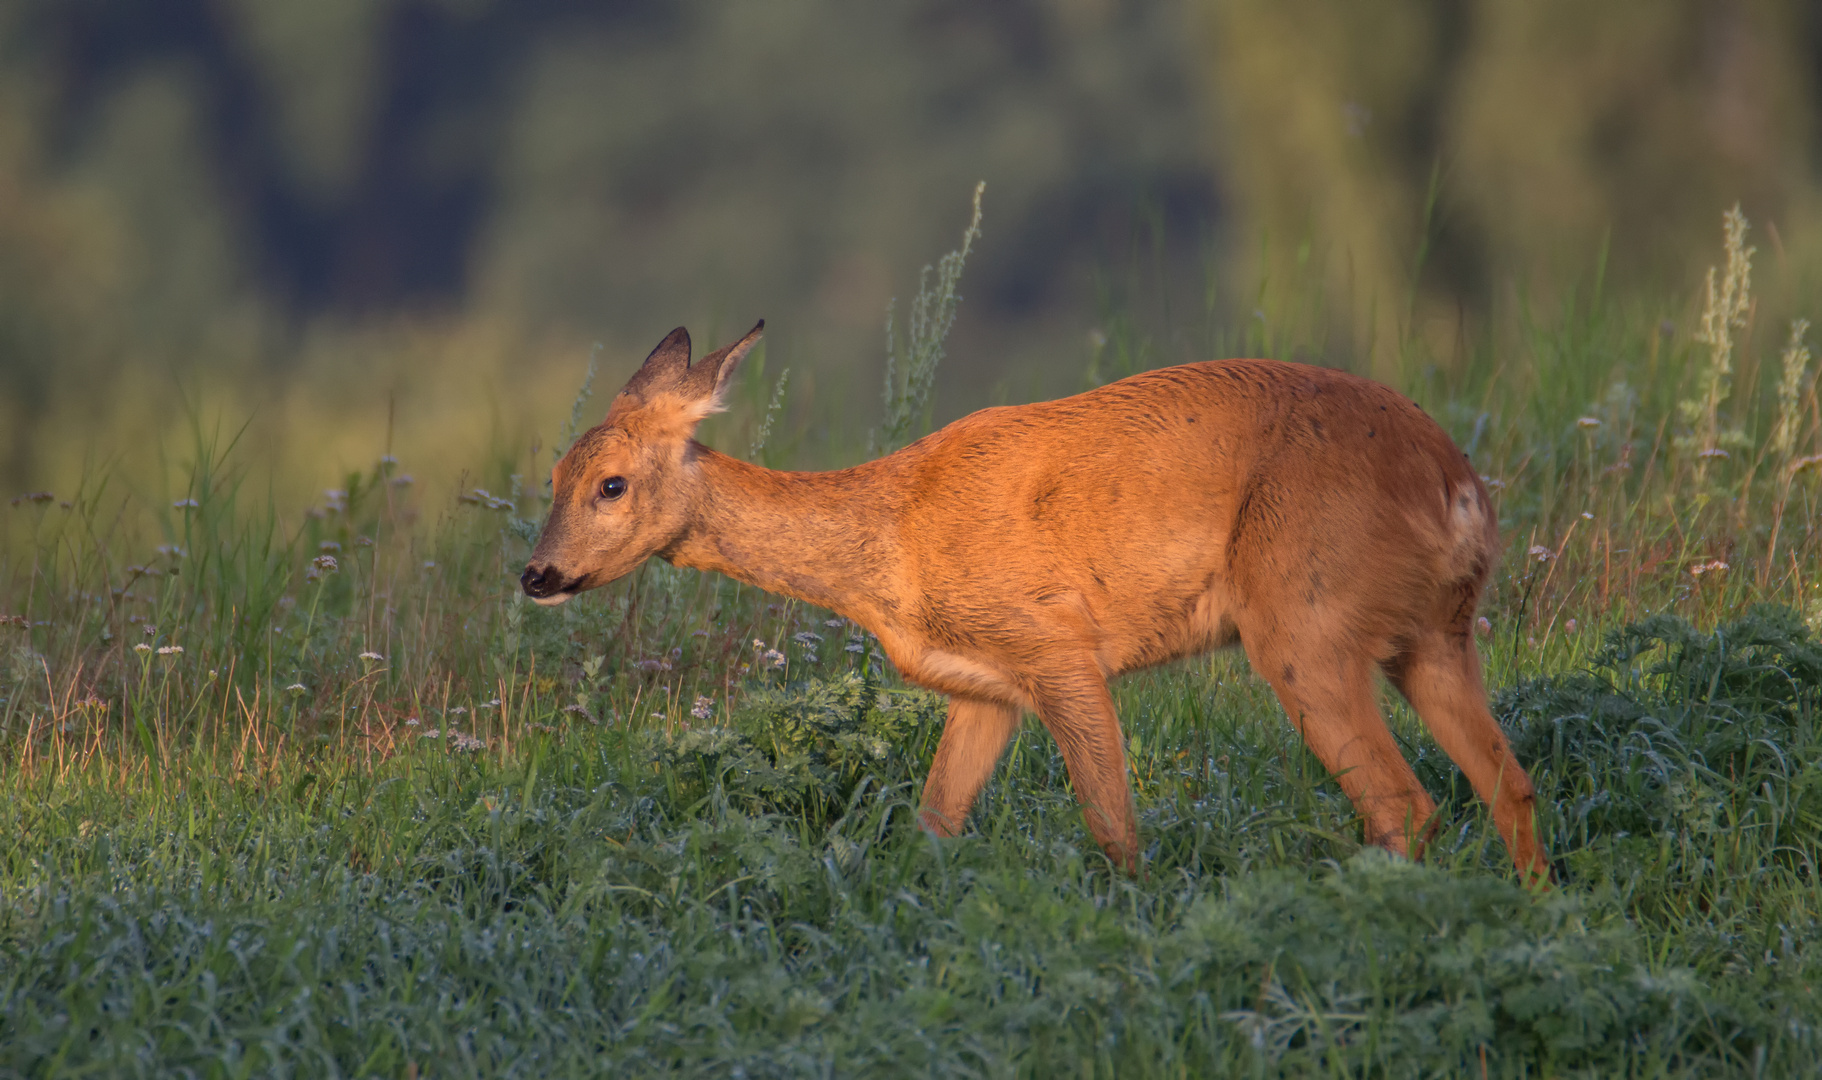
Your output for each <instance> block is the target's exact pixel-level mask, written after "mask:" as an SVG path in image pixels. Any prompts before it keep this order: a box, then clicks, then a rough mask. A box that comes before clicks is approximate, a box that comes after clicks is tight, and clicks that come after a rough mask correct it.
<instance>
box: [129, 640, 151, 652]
mask: <svg viewBox="0 0 1822 1080" xmlns="http://www.w3.org/2000/svg"><path fill="white" fill-rule="evenodd" d="M133 651H134V652H136V653H149V652H151V651H152V647H151V646H150V645H147V644H146V643H145V642H143V641H142V642H140V643H139V644H137V645H135V646H133Z"/></svg>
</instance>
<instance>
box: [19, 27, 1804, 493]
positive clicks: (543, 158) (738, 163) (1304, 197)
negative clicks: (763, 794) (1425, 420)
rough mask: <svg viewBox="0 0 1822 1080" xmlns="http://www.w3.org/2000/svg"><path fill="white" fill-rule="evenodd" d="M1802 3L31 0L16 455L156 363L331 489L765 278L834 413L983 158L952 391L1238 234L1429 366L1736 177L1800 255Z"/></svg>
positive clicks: (855, 426) (1660, 264) (1253, 265)
mask: <svg viewBox="0 0 1822 1080" xmlns="http://www.w3.org/2000/svg"><path fill="white" fill-rule="evenodd" d="M1817 42H1818V32H1817V26H1816V20H1815V18H1814V17H1813V16H1811V15H1810V14H1809V8H1808V7H1805V6H1802V5H1799V4H1797V3H1796V2H1795V0H1608V2H1603V3H1598V4H1586V3H1577V2H1574V0H1177V2H1175V3H1161V4H1157V3H1154V4H1147V3H1139V2H1137V0H1051V2H1042V0H1009V2H1005V3H996V4H972V3H966V2H963V0H879V2H877V3H872V4H864V5H853V4H847V5H843V4H835V3H832V2H830V0H774V2H771V3H767V4H763V5H755V4H727V3H711V2H709V0H675V2H659V0H610V2H589V0H514V2H512V3H506V2H504V0H310V2H308V3H300V2H297V0H13V2H11V3H9V4H5V5H0V480H4V482H5V483H6V484H8V485H10V486H14V487H24V486H26V485H32V486H46V485H50V484H52V483H58V484H62V483H66V482H68V480H69V478H70V477H71V476H72V475H73V474H74V472H76V471H78V470H79V468H80V467H81V463H80V458H81V456H82V454H83V453H85V452H89V451H90V450H91V448H96V447H106V448H127V447H131V448H133V449H132V450H131V452H130V458H129V460H130V461H131V462H137V461H141V460H150V459H152V458H153V457H155V455H152V454H149V453H148V452H147V448H148V447H150V446H157V445H163V444H164V442H167V441H168V440H169V437H170V435H171V434H172V429H173V427H174V426H177V425H179V424H181V423H182V422H183V415H182V410H181V409H179V408H178V407H177V406H178V403H179V402H180V401H183V402H188V403H189V404H190V405H192V406H199V407H200V410H201V413H202V415H204V416H205V417H208V416H214V415H220V416H224V417H229V418H236V419H237V418H240V417H244V416H247V415H252V416H254V417H255V418H256V421H255V424H254V428H253V430H252V431H251V432H250V439H251V440H252V441H253V442H255V444H257V445H261V446H264V447H266V448H267V453H268V454H269V456H271V457H273V458H274V459H275V460H281V461H285V462H289V463H292V464H293V465H294V466H295V467H296V468H297V469H298V470H300V471H299V474H298V475H300V476H301V475H303V474H305V473H308V474H309V476H310V480H309V481H307V482H310V483H312V484H314V485H318V486H320V482H321V478H322V476H323V474H325V473H327V474H330V475H333V474H334V472H335V471H336V470H338V469H340V468H342V467H346V466H355V465H364V464H366V463H367V462H368V461H370V459H371V457H372V456H373V455H374V454H375V453H377V452H379V450H380V449H382V446H381V444H382V443H383V442H385V441H386V440H388V439H389V440H391V444H392V446H393V448H394V449H395V450H396V451H398V452H400V453H402V454H415V455H417V457H418V458H419V459H420V460H423V459H431V460H436V461H443V462H448V463H454V462H470V461H474V460H475V459H476V455H477V451H478V450H484V449H485V448H487V447H488V446H490V445H491V446H496V447H497V446H503V445H519V444H522V443H524V442H528V441H529V438H530V433H531V432H532V431H534V430H536V429H537V427H538V425H539V424H542V423H544V422H545V421H548V420H550V419H551V418H553V417H556V416H558V415H561V413H562V411H563V410H564V409H565V408H566V407H567V405H568V402H569V393H570V390H571V388H572V387H573V386H574V385H575V382H576V379H577V377H578V375H579V373H580V371H581V368H582V363H583V361H582V357H583V355H584V353H585V351H586V348H587V345H588V343H589V342H591V341H593V340H596V339H601V340H603V341H604V343H605V344H606V346H607V352H606V356H607V357H608V358H609V367H608V370H607V371H606V372H605V373H604V376H603V378H604V381H605V382H612V381H613V380H614V379H615V378H617V377H619V375H620V374H622V373H623V370H624V369H626V368H630V365H631V364H632V363H634V362H635V361H636V359H637V358H638V357H639V356H641V355H643V352H644V350H645V349H646V348H649V346H650V344H651V342H652V341H655V340H656V339H657V337H658V336H659V335H661V334H662V333H663V332H664V331H665V330H666V329H668V328H669V327H670V326H673V325H675V324H677V323H688V324H689V325H690V326H691V328H692V330H693V331H695V332H696V333H697V336H698V338H699V339H700V340H705V341H706V340H709V339H713V338H716V337H718V336H720V335H722V334H724V333H725V332H726V331H727V330H728V329H729V328H731V327H735V326H745V325H748V324H749V322H750V320H752V319H753V318H756V317H758V316H761V315H763V316H765V317H767V318H768V319H769V320H770V325H771V327H772V328H773V330H772V332H771V334H770V336H769V339H768V342H769V343H768V348H769V349H770V350H771V351H772V353H773V354H774V355H775V356H780V359H781V360H783V361H785V362H789V363H790V364H791V365H792V367H793V369H794V370H795V371H796V372H797V373H798V374H797V375H796V376H795V377H794V378H793V382H792V397H793V406H794V407H796V408H798V409H800V410H804V409H810V410H812V411H814V412H815V413H817V414H818V415H821V416H824V417H831V416H833V417H836V418H837V419H836V420H835V421H833V422H835V423H836V424H838V425H839V424H840V423H844V422H848V420H849V419H851V421H852V422H851V423H850V426H849V429H848V430H846V431H842V432H839V433H838V434H840V435H844V436H846V437H848V438H849V440H850V441H856V440H857V439H858V436H859V433H860V432H862V431H864V430H865V429H866V427H867V426H868V425H869V423H871V421H872V420H873V417H872V415H871V413H870V412H869V411H866V410H864V409H848V410H845V411H844V410H839V409H832V408H828V407H826V406H828V405H831V404H835V405H849V404H858V403H860V402H871V401H872V400H873V398H874V395H875V393H876V387H877V385H878V382H877V380H878V373H879V371H880V365H881V363H882V361H883V341H882V336H881V322H882V317H883V314H884V310H885V305H886V301H887V299H888V298H889V297H891V296H893V295H895V294H896V295H899V296H901V297H904V298H906V299H908V296H907V294H908V293H909V292H910V291H912V290H913V289H914V288H915V281H916V277H915V274H916V270H917V268H918V267H919V266H921V265H922V264H923V263H925V262H927V261H929V260H930V259H931V258H933V257H934V256H935V255H937V254H939V253H940V252H942V251H945V250H948V249H949V248H950V247H951V246H953V243H954V239H955V237H956V236H957V234H958V232H959V228H960V225H961V224H962V223H963V222H964V221H965V214H966V207H967V198H968V194H969V192H970V191H971V190H972V187H973V184H974V182H975V181H976V180H977V179H984V180H986V181H987V184H988V190H987V199H986V218H985V227H984V228H985V231H984V235H983V238H982V242H981V244H980V245H979V246H978V248H977V252H976V254H975V256H974V257H973V259H972V260H971V262H970V264H969V269H968V276H967V279H966V280H965V281H964V282H963V285H962V290H963V293H964V294H965V295H966V297H967V301H966V303H964V304H963V305H962V308H961V318H960V321H959V323H958V324H957V327H956V334H955V339H954V342H953V346H954V347H953V349H952V352H953V355H954V356H955V357H956V362H955V363H953V364H951V365H950V366H949V367H948V368H947V369H946V373H945V377H944V385H943V386H942V387H941V388H939V394H940V395H941V396H942V400H941V401H940V402H939V405H938V410H937V411H938V418H939V419H942V418H944V417H946V416H951V415H954V414H955V413H956V412H957V411H959V410H960V408H961V407H962V406H963V405H968V406H972V405H976V404H979V403H981V402H982V400H983V399H984V398H986V397H987V396H988V395H989V394H990V393H991V392H992V387H994V386H995V385H996V384H998V385H1000V386H1001V387H1005V386H1007V385H1008V382H1009V381H1010V382H1011V383H1012V385H1013V388H1012V389H1011V390H1010V391H1008V392H1010V393H1012V394H1015V395H1017V396H1027V395H1031V394H1037V393H1051V392H1064V391H1067V390H1070V389H1074V388H1076V387H1077V386H1078V385H1079V381H1080V379H1081V372H1082V370H1083V367H1084V365H1085V363H1086V361H1087V360H1088V357H1089V349H1090V346H1089V345H1088V344H1087V340H1088V339H1087V337H1086V336H1085V335H1084V331H1085V330H1088V329H1090V328H1092V327H1093V326H1094V325H1095V322H1096V320H1098V319H1101V318H1104V317H1106V316H1107V315H1108V313H1109V311H1111V310H1115V309H1119V310H1123V311H1126V312H1128V313H1130V312H1132V311H1133V310H1135V309H1140V308H1142V309H1144V310H1143V311H1142V312H1141V314H1144V315H1145V316H1146V317H1148V318H1152V321H1153V322H1154V323H1157V324H1158V325H1157V326H1156V327H1147V328H1146V329H1145V331H1144V332H1145V333H1149V334H1153V335H1154V338H1155V340H1154V344H1155V345H1157V346H1159V347H1156V348H1152V349H1149V351H1147V350H1138V351H1137V352H1136V353H1135V355H1138V356H1140V357H1141V358H1142V360H1141V362H1143V363H1164V362H1171V361H1176V360H1184V359H1191V358H1194V357H1196V356H1199V355H1202V354H1203V352H1204V351H1205V350H1207V349H1209V348H1214V347H1217V346H1216V345H1215V344H1212V342H1213V340H1214V339H1213V338H1212V336H1211V335H1210V334H1209V333H1207V332H1206V331H1207V327H1208V325H1209V323H1208V321H1206V320H1202V321H1198V320H1197V319H1190V318H1185V317H1184V315H1185V313H1189V312H1193V313H1195V315H1196V316H1197V317H1198V318H1199V317H1200V316H1201V315H1202V313H1203V312H1204V310H1205V308H1206V307H1207V305H1208V303H1209V297H1211V296H1215V297H1216V298H1217V299H1216V305H1217V307H1220V306H1221V305H1228V304H1231V305H1232V306H1233V307H1235V308H1237V309H1238V310H1239V311H1240V312H1241V313H1243V314H1244V313H1250V311H1251V309H1252V308H1253V306H1254V302H1255V292H1254V285H1255V283H1256V281H1257V280H1258V278H1259V275H1260V272H1261V270H1262V269H1263V270H1266V271H1269V274H1268V278H1269V280H1270V281H1271V282H1273V283H1275V284H1279V285H1282V284H1285V283H1287V282H1291V281H1293V280H1295V279H1296V278H1297V277H1298V276H1299V275H1301V276H1302V277H1303V278H1304V279H1310V278H1312V277H1313V278H1314V279H1316V280H1317V281H1319V282H1320V283H1322V285H1323V286H1324V288H1325V289H1326V296H1325V298H1324V300H1325V306H1326V310H1327V311H1328V312H1329V318H1330V319H1331V320H1332V321H1333V322H1334V324H1335V325H1334V326H1333V327H1332V328H1331V330H1330V332H1328V333H1327V334H1326V335H1316V336H1317V337H1324V336H1325V337H1326V340H1327V341H1329V342H1330V343H1331V344H1332V345H1333V346H1334V349H1333V352H1332V354H1331V359H1334V360H1337V361H1347V362H1355V363H1362V364H1364V363H1367V362H1368V361H1366V360H1364V359H1363V357H1362V354H1364V353H1365V352H1366V351H1367V350H1369V349H1372V350H1376V353H1375V356H1374V359H1373V360H1372V361H1370V362H1371V363H1372V364H1374V365H1376V366H1377V370H1379V371H1380V372H1381V373H1382V374H1390V373H1393V372H1396V371H1398V370H1401V367H1400V365H1401V364H1403V363H1404V362H1405V361H1406V360H1408V359H1409V357H1408V351H1409V350H1408V349H1407V345H1408V344H1409V343H1410V342H1412V341H1418V342H1420V343H1427V354H1428V357H1429V358H1430V359H1435V360H1442V361H1446V360H1447V359H1448V356H1449V354H1450V352H1451V351H1452V350H1458V349H1459V347H1460V343H1462V342H1464V341H1470V340H1474V339H1475V338H1476V336H1477V335H1479V334H1481V332H1482V331H1483V329H1484V328H1485V327H1486V326H1487V325H1488V324H1489V321H1490V320H1491V319H1492V316H1493V314H1494V313H1496V311H1497V310H1498V308H1499V306H1500V305H1501V304H1502V303H1504V302H1506V301H1507V300H1508V299H1510V298H1511V297H1513V296H1515V295H1517V293H1518V291H1519V290H1520V289H1522V288H1524V287H1526V286H1527V285H1528V284H1534V283H1536V282H1538V281H1573V280H1574V278H1575V276H1576V275H1577V274H1579V275H1581V276H1582V277H1583V278H1586V277H1587V276H1588V275H1589V274H1590V273H1591V272H1592V271H1591V269H1590V268H1591V267H1592V266H1593V265H1594V263H1595V259H1596V254H1597V252H1598V251H1600V250H1601V249H1602V247H1603V244H1606V245H1607V246H1608V247H1609V248H1610V250H1611V252H1612V256H1613V258H1612V274H1611V278H1612V280H1613V281H1615V282H1617V283H1619V284H1620V285H1622V286H1624V287H1627V288H1631V287H1634V286H1641V285H1642V286H1653V287H1657V288H1659V289H1667V290H1668V292H1669V293H1670V294H1672V295H1681V294H1682V292H1683V290H1685V289H1686V287H1687V285H1688V284H1689V283H1690V282H1691V281H1692V280H1693V279H1694V274H1693V272H1692V269H1691V268H1692V267H1693V266H1695V265H1697V264H1698V263H1700V262H1702V261H1704V260H1709V259H1711V258H1712V255H1711V254H1710V253H1711V251H1712V249H1713V247H1714V234H1715V232H1716V229H1715V218H1716V215H1717V214H1718V213H1719V211H1720V209H1721V208H1723V207H1724V206H1726V205H1729V204H1730V203H1732V202H1733V201H1734V200H1735V199H1740V200H1743V201H1744V203H1745V209H1746V212H1747V214H1748V216H1750V217H1751V218H1752V219H1753V221H1754V222H1756V223H1764V225H1765V229H1764V233H1763V234H1762V235H1764V236H1765V237H1767V238H1768V241H1769V242H1768V243H1767V244H1766V245H1765V246H1766V247H1767V248H1768V249H1770V250H1771V251H1773V252H1774V253H1775V255H1776V256H1777V257H1780V258H1783V259H1785V260H1786V261H1787V262H1790V263H1792V264H1794V265H1796V266H1797V267H1798V268H1799V269H1801V268H1805V267H1809V266H1814V265H1817V264H1818V262H1819V259H1818V252H1817V251H1816V250H1815V249H1816V248H1817V246H1818V244H1819V243H1822V241H1819V240H1818V239H1817V237H1818V236H1822V231H1819V230H1817V229H1815V228H1814V227H1813V222H1812V218H1813V217H1814V216H1815V214H1816V209H1815V207H1816V205H1817V198H1816V188H1817V185H1816V177H1815V175H1814V173H1815V156H1816V155H1815V150H1816V146H1817V138H1816V132H1815V130H1814V129H1815V124H1816V105H1817V100H1818V91H1817V88H1816V86H1815V85H1814V83H1813V78H1814V74H1815V70H1814V56H1815V54H1816V52H1817V48H1818V45H1817ZM1135 237H1137V238H1139V240H1137V241H1136V240H1135ZM1211 237H1212V238H1213V239H1214V240H1216V241H1218V242H1219V243H1220V244H1221V245H1223V250H1224V251H1225V252H1226V255H1225V257H1223V258H1220V259H1216V260H1214V263H1218V264H1220V265H1221V266H1223V267H1224V268H1225V270H1226V278H1225V280H1226V283H1227V285H1228V286H1233V285H1237V286H1240V287H1239V288H1232V287H1224V288H1223V289H1222V290H1215V289H1213V288H1212V286H1211V280H1212V278H1211V270H1212V264H1211V260H1210V258H1209V256H1208V250H1209V248H1208V243H1207V242H1208V241H1209V240H1210V239H1211ZM1261 238H1265V246H1264V248H1263V250H1264V253H1265V254H1264V256H1263V259H1262V258H1261V254H1260V252H1261V250H1262V248H1261ZM1140 248H1144V249H1145V250H1144V251H1143V252H1142V255H1143V257H1142V258H1139V259H1136V260H1134V259H1133V253H1134V252H1135V251H1137V250H1138V249H1140ZM1129 260H1130V261H1129ZM1312 260H1313V261H1312ZM1300 263H1303V264H1306V265H1302V266H1300ZM1140 264H1142V266H1143V270H1142V273H1140V272H1137V271H1134V270H1133V269H1132V267H1134V266H1138V265H1140ZM1311 266H1316V267H1320V270H1319V271H1316V272H1314V273H1312V271H1311V269H1310V267H1311ZM1121 275H1125V276H1124V277H1122V276H1121ZM1780 277H1781V279H1782V280H1784V281H1789V282H1797V283H1801V282H1803V281H1806V280H1808V279H1805V278H1804V277H1803V276H1802V275H1801V274H1787V275H1781V276H1780ZM1110 283H1111V284H1110ZM1112 293H1118V294H1119V295H1118V296H1114V297H1113V299H1112V300H1110V299H1109V297H1110V294H1112ZM1173 296H1174V299H1175V302H1176V304H1177V306H1176V308H1175V310H1176V311H1177V313H1178V317H1177V318H1178V323H1179V324H1180V325H1178V326H1175V327H1173V326H1171V325H1169V324H1168V321H1167V320H1166V319H1164V318H1162V317H1161V316H1162V315H1163V313H1166V312H1169V311H1170V310H1172V308H1171V303H1172V299H1173ZM1148 305H1149V306H1148ZM1116 313H1117V312H1116ZM1153 316H1160V317H1153ZM1191 323H1194V324H1195V325H1196V327H1197V329H1196V330H1194V332H1192V331H1191V330H1189V329H1185V327H1186V326H1188V325H1189V324H1191ZM1336 331H1338V332H1336ZM1097 340H1105V339H1097ZM780 354H782V355H780ZM615 365H620V367H621V369H622V370H616V369H615ZM774 370H776V366H774ZM805 415H807V414H806V413H804V412H801V411H800V412H799V414H798V419H799V420H801V419H803V418H804V416H805ZM727 422H730V423H732V422H736V421H733V420H730V421H727ZM545 426H548V425H545ZM103 427H105V429H106V434H105V437H104V436H102V435H100V434H98V432H100V430H101V429H102V428H103ZM115 452H121V453H125V452H127V451H124V450H117V451H115ZM449 467H450V468H454V467H456V466H455V465H453V464H451V465H449ZM419 468H427V466H422V465H420V466H419Z"/></svg>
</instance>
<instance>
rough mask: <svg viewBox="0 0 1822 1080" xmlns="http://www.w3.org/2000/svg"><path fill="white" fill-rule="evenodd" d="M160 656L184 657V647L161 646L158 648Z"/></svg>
mask: <svg viewBox="0 0 1822 1080" xmlns="http://www.w3.org/2000/svg"><path fill="white" fill-rule="evenodd" d="M158 655H160V656H182V655H183V646H182V645H160V646H159V647H158Z"/></svg>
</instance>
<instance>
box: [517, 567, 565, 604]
mask: <svg viewBox="0 0 1822 1080" xmlns="http://www.w3.org/2000/svg"><path fill="white" fill-rule="evenodd" d="M560 583H561V578H560V577H559V576H558V575H555V574H552V573H551V572H550V567H548V566H538V565H536V564H531V565H527V566H526V567H525V572H524V573H523V574H520V575H519V588H521V589H524V590H525V595H526V596H529V597H531V598H532V599H534V600H539V599H543V598H544V597H546V596H549V595H550V594H551V593H554V592H556V591H557V587H558V585H559V584H560Z"/></svg>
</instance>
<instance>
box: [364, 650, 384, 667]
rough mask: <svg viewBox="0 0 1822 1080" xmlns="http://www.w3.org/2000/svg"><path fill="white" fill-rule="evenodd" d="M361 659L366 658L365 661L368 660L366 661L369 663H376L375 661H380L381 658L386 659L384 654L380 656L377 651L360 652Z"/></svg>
mask: <svg viewBox="0 0 1822 1080" xmlns="http://www.w3.org/2000/svg"><path fill="white" fill-rule="evenodd" d="M361 659H362V660H366V661H368V662H370V663H375V664H377V663H379V662H380V661H381V660H384V659H386V658H385V657H384V656H381V655H380V654H379V653H376V652H364V653H362V654H361Z"/></svg>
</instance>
